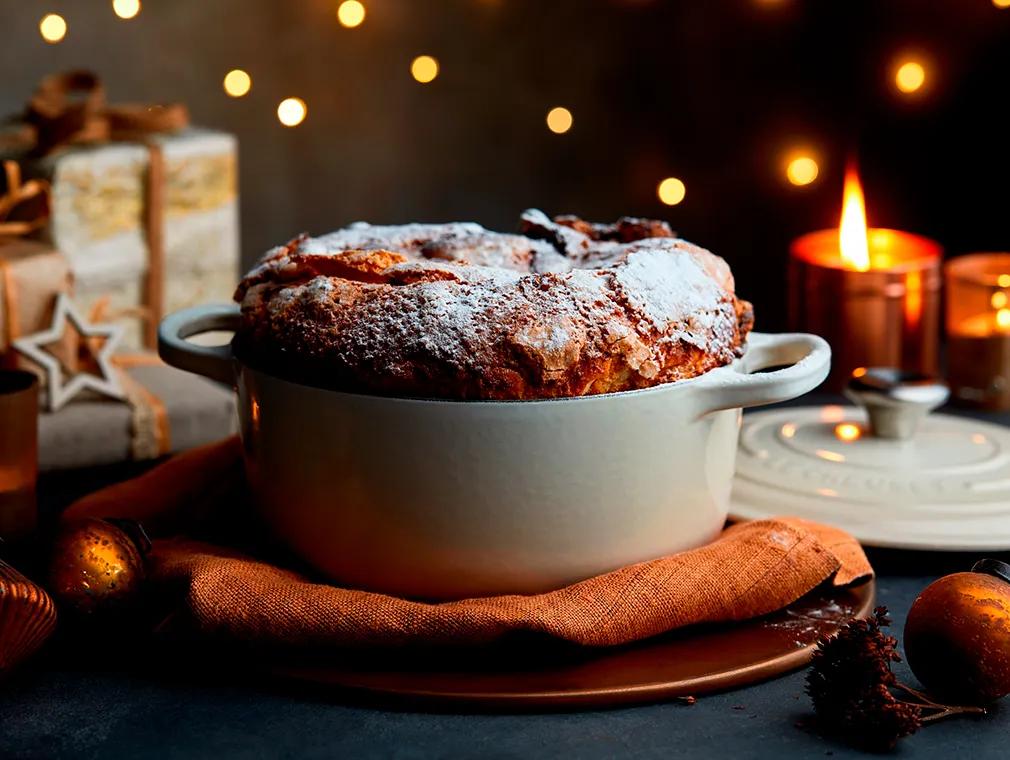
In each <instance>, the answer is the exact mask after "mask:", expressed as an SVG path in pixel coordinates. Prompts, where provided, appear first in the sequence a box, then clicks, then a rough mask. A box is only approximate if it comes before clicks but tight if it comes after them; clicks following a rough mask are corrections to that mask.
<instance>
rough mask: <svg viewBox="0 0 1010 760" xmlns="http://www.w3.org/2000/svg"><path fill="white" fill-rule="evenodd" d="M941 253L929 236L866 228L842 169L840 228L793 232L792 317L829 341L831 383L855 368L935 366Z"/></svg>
mask: <svg viewBox="0 0 1010 760" xmlns="http://www.w3.org/2000/svg"><path fill="white" fill-rule="evenodd" d="M941 252H942V251H941V248H940V246H939V244H937V243H936V242H934V241H932V240H930V239H928V238H924V237H921V236H919V235H913V234H911V233H908V232H900V231H898V230H890V229H881V228H869V227H867V225H866V208H865V203H864V201H863V192H862V188H861V187H860V185H859V178H858V176H857V175H856V173H855V170H854V169H851V168H850V169H849V171H847V172H846V177H845V189H844V193H843V204H842V220H841V224H840V226H839V228H838V229H831V230H819V231H817V232H811V233H809V234H806V235H803V236H802V237H799V238H797V239H796V240H795V241H793V244H792V247H791V249H790V258H789V318H790V322H791V325H792V328H793V329H795V330H801V331H804V332H812V333H815V334H817V335H820V336H822V337H823V338H825V340H827V341H828V343H829V344H831V350H832V368H831V375H830V376H829V377H828V380H827V384H828V386H829V387H831V388H833V389H841V387H842V386H843V385H844V384H845V382H846V381H847V380H848V379H849V377H850V375H851V374H852V372H853V371H854V370H856V369H858V368H860V367H874V366H876V367H895V368H898V369H903V370H910V371H914V372H921V373H925V374H930V375H933V374H936V373H937V372H938V369H939V356H938V352H939V329H940V282H941V278H940V259H941Z"/></svg>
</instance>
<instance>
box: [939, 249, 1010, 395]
mask: <svg viewBox="0 0 1010 760" xmlns="http://www.w3.org/2000/svg"><path fill="white" fill-rule="evenodd" d="M945 276H946V280H947V319H946V321H947V354H948V365H949V370H948V381H949V383H950V390H951V395H952V396H953V397H954V399H955V400H958V401H961V402H964V403H967V404H970V405H973V406H978V407H981V408H984V409H1010V253H974V254H969V255H967V256H958V257H957V258H955V259H952V260H951V261H949V262H947V266H946V268H945Z"/></svg>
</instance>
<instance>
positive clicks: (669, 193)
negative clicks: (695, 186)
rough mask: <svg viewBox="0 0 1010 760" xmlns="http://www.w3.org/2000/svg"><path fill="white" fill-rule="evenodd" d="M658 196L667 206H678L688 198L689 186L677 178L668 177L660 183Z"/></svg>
mask: <svg viewBox="0 0 1010 760" xmlns="http://www.w3.org/2000/svg"><path fill="white" fill-rule="evenodd" d="M656 195H657V196H658V197H659V200H660V201H662V202H663V203H665V204H666V205H667V206H676V205H677V204H678V203H680V202H681V201H682V200H684V198H685V197H686V196H687V186H686V185H684V182H683V181H682V180H680V179H678V178H677V177H667V178H666V179H664V180H663V181H662V182H660V183H659V186H658V187H657V188H656Z"/></svg>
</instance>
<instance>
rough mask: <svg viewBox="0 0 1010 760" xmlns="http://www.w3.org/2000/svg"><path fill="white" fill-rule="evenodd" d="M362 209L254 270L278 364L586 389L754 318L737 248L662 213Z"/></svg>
mask: <svg viewBox="0 0 1010 760" xmlns="http://www.w3.org/2000/svg"><path fill="white" fill-rule="evenodd" d="M522 228H523V231H524V232H525V233H526V234H525V235H503V234H499V233H493V232H488V231H486V230H484V229H483V228H480V227H478V226H477V225H472V224H460V225H401V226H395V227H371V226H368V225H361V224H359V225H354V226H352V227H349V228H347V229H345V230H340V231H338V232H336V233H333V234H331V235H329V236H325V237H322V238H317V239H310V238H305V237H301V238H296V239H295V240H293V241H292V242H291V243H289V244H288V245H286V246H283V247H281V248H278V249H275V250H274V251H272V252H271V253H270V254H268V255H267V257H265V258H264V260H263V261H262V262H261V263H260V265H259V266H257V267H256V268H255V269H254V270H253V271H252V272H250V274H249V275H248V276H247V277H246V278H245V280H243V282H242V283H241V285H240V286H239V289H238V291H237V293H236V298H237V299H238V300H240V301H241V302H242V326H241V328H240V330H239V334H238V337H237V345H238V347H239V351H240V353H241V355H242V357H243V358H244V359H245V360H246V361H249V362H250V363H252V364H253V365H255V366H258V367H261V368H262V369H264V370H265V371H268V372H271V373H272V374H276V375H280V376H282V377H286V378H288V379H292V380H295V381H298V382H303V383H307V384H311V385H318V386H322V387H327V388H333V389H341V390H351V391H361V392H368V393H381V394H389V395H401V396H415V397H434V398H461V399H526V398H552V397H564V396H582V395H586V394H594V393H609V392H614V391H622V390H630V389H635V388H643V387H649V386H653V385H657V384H659V383H664V382H671V381H675V380H681V379H686V378H690V377H694V376H696V375H699V374H701V373H703V372H707V371H708V370H710V369H713V368H714V367H718V366H721V365H724V364H727V363H729V362H730V361H732V360H733V359H734V358H735V357H736V356H738V355H739V354H740V352H741V351H742V346H743V343H744V340H745V339H746V336H747V333H748V332H749V331H750V328H751V325H752V323H753V311H752V309H751V307H750V304H749V303H747V302H746V301H741V300H739V299H737V298H736V296H735V295H734V292H733V279H732V275H731V274H730V272H729V268H728V267H727V266H726V264H725V262H724V261H723V260H722V259H720V258H718V257H717V256H714V255H712V254H711V253H709V252H708V251H705V250H703V249H701V248H698V247H697V246H693V245H691V244H690V243H687V242H686V241H683V240H679V239H677V238H674V237H672V236H671V233H670V230H669V228H668V227H667V226H666V225H665V224H663V223H661V222H652V221H649V220H638V219H622V220H619V221H618V222H617V223H615V224H613V225H595V224H590V223H588V222H583V221H582V220H580V219H577V218H575V217H559V218H557V219H555V220H551V219H548V218H547V217H546V216H544V215H543V214H541V213H539V212H532V211H531V212H526V213H525V214H524V215H523V222H522Z"/></svg>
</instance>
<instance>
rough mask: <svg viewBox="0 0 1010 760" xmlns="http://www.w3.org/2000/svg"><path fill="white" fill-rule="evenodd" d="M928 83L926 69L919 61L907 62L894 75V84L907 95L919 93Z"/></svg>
mask: <svg viewBox="0 0 1010 760" xmlns="http://www.w3.org/2000/svg"><path fill="white" fill-rule="evenodd" d="M925 83H926V68H925V67H924V66H923V65H922V64H921V63H919V62H918V61H905V62H904V63H902V64H901V65H900V66H898V70H897V71H896V72H895V74H894V84H895V85H897V87H898V89H899V90H901V91H902V92H903V93H905V94H906V95H910V94H912V93H913V92H918V91H919V90H920V89H921V88H922V86H923V85H924V84H925Z"/></svg>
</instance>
